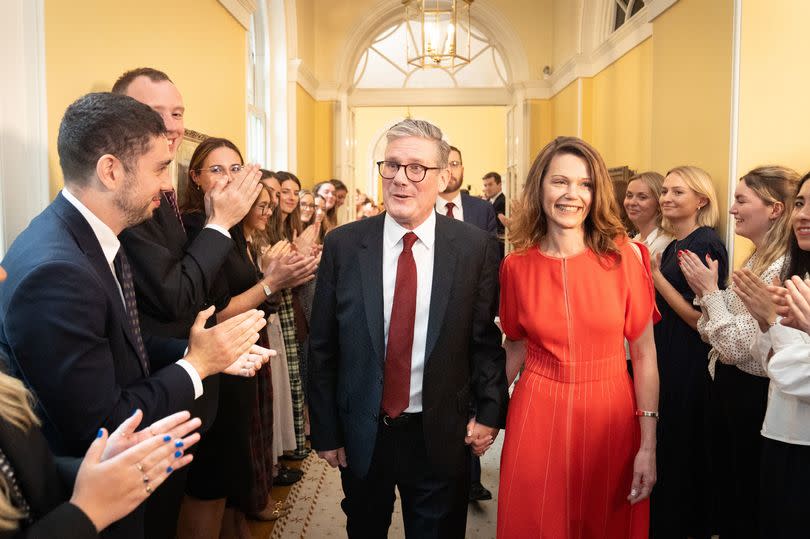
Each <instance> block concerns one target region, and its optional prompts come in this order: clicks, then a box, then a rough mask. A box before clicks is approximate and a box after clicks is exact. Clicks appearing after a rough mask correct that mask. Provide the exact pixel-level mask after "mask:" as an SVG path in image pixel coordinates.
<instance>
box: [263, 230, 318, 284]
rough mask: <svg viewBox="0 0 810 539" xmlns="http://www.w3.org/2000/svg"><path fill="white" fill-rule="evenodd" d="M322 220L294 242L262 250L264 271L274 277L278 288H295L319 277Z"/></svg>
mask: <svg viewBox="0 0 810 539" xmlns="http://www.w3.org/2000/svg"><path fill="white" fill-rule="evenodd" d="M320 226H321V224H320V222H317V223H314V224H312V225H310V226H308V227H307V228H306V229H305V230H304V231H303V232H302V233H301V234H299V235H297V236H296V237H295V239H294V240H293V241H292V242H289V241H286V240H285V241H279V242H277V243H275V244H274V245H273V246H271V247H267V248H266V249H265V250H264V251H263V252H262V258H261V268H262V273H264V275H265V276H267V277H272V278H273V279H274V284H275V287H273V286H271V288H273V290H274V291H278V290H281V289H284V288H295V287H296V286H300V285H302V284H304V283H307V282H309V281H311V280H312V279H314V278H315V272H316V271H317V269H318V264H319V263H320V261H321V246H320V245H319V244H318V241H317V240H318V232H319V229H320Z"/></svg>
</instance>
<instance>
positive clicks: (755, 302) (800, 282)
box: [732, 269, 810, 333]
mask: <svg viewBox="0 0 810 539" xmlns="http://www.w3.org/2000/svg"><path fill="white" fill-rule="evenodd" d="M732 278H733V279H734V286H735V291H736V292H737V295H738V296H739V297H740V299H741V300H742V302H743V303H744V304H745V306H746V308H747V309H748V311H749V312H750V313H751V316H753V317H754V319H755V320H756V321H757V323H758V324H759V328H760V329H761V330H762V331H767V330H768V328H769V327H770V326H772V325H774V324H776V318H777V316H781V317H782V320H781V321H780V324H781V325H783V326H787V327H791V328H794V329H798V330H799V331H804V332H805V333H810V279H802V278H801V277H799V276H797V275H794V276H793V277H791V278H790V279H788V280H786V281H785V282H784V286H782V284H781V283H780V282H779V280H778V279H776V278H775V279H774V280H773V283H772V284H765V283H763V282H762V280H760V279H759V278H758V277H757V276H756V275H754V273H752V272H751V271H750V270H747V269H743V270H738V271H735V272H734V275H733V276H732Z"/></svg>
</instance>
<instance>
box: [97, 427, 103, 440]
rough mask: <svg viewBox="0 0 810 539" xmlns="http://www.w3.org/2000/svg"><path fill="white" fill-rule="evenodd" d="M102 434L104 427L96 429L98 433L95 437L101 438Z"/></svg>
mask: <svg viewBox="0 0 810 539" xmlns="http://www.w3.org/2000/svg"><path fill="white" fill-rule="evenodd" d="M102 436H104V429H98V434H96V438H101V437H102Z"/></svg>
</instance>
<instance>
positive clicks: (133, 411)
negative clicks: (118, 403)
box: [129, 408, 138, 417]
mask: <svg viewBox="0 0 810 539" xmlns="http://www.w3.org/2000/svg"><path fill="white" fill-rule="evenodd" d="M137 412H138V409H137V408H135V409H134V410H132V413H131V414H129V417H132V416H134V415H135V414H136V413H137Z"/></svg>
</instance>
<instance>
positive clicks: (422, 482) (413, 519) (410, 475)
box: [340, 414, 470, 539]
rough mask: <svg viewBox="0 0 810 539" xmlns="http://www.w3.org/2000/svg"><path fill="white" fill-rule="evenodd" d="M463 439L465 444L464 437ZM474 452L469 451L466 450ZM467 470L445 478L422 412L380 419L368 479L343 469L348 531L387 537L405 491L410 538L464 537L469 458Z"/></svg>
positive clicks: (356, 536)
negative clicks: (433, 460) (430, 451)
mask: <svg viewBox="0 0 810 539" xmlns="http://www.w3.org/2000/svg"><path fill="white" fill-rule="evenodd" d="M459 443H463V441H462V440H459ZM465 454H467V455H469V453H467V452H465ZM466 458H467V462H466V463H464V468H463V469H464V473H462V474H461V475H459V476H457V477H450V478H448V477H444V476H439V475H438V474H437V473H436V470H434V469H433V467H432V466H431V464H430V461H429V459H428V456H427V451H426V449H425V437H424V433H423V430H422V416H421V414H416V415H413V416H410V417H409V418H408V420H407V421H405V422H403V423H402V424H400V425H397V426H392V427H389V426H386V425H384V424H382V423H380V426H379V430H378V431H377V442H376V445H375V448H374V455H373V457H372V459H371V466H370V468H369V471H368V474H367V475H366V477H364V478H360V477H357V476H356V475H354V474H353V473H352V470H351V469H349V468H342V469H341V471H340V472H341V473H340V475H341V480H342V483H343V494H344V496H345V498H344V499H343V501H342V502H341V507H342V509H343V512H344V513H346V532H347V534H348V536H349V537H350V538H352V539H360V538H362V539H377V538H379V539H385V538H387V537H388V528H389V526H390V525H391V514H392V512H393V510H394V501H395V499H396V496H395V493H394V488H395V487H396V488H397V489H399V495H400V499H401V501H402V518H403V521H404V524H405V536H406V537H408V538H418V539H431V538H435V539H453V538H459V539H461V538H463V537H464V534H465V530H466V527H467V498H468V496H469V489H470V484H469V481H470V474H469V456H467V457H466Z"/></svg>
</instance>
